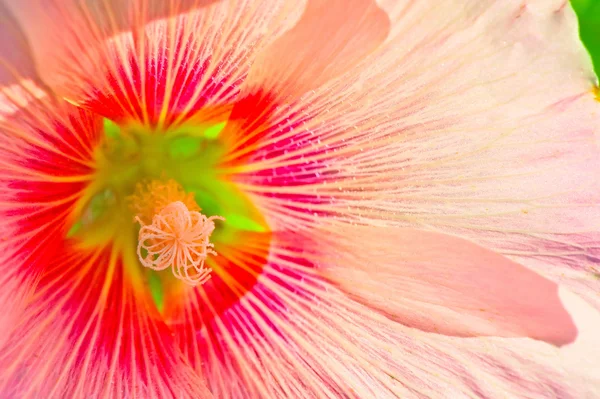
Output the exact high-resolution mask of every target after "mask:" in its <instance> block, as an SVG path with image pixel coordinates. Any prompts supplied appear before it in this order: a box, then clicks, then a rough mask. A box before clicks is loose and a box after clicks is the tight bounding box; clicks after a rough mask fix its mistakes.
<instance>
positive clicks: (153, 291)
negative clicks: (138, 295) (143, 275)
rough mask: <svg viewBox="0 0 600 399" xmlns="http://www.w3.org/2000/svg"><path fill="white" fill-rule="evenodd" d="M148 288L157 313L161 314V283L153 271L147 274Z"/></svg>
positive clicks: (162, 308)
mask: <svg viewBox="0 0 600 399" xmlns="http://www.w3.org/2000/svg"><path fill="white" fill-rule="evenodd" d="M148 287H149V288H150V295H152V300H153V301H154V304H155V305H156V308H157V309H158V311H159V312H162V311H163V310H164V307H165V295H164V291H163V287H162V281H161V279H160V277H159V275H158V273H157V272H155V271H150V272H149V273H148Z"/></svg>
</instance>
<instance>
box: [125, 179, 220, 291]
mask: <svg viewBox="0 0 600 399" xmlns="http://www.w3.org/2000/svg"><path fill="white" fill-rule="evenodd" d="M129 203H130V208H131V209H132V210H134V211H135V212H136V216H135V220H136V221H137V222H138V223H139V224H140V230H139V233H138V246H137V255H138V258H139V260H140V263H141V264H142V265H143V266H144V267H147V268H150V269H152V270H157V271H160V270H165V269H167V268H169V267H170V268H171V270H172V272H173V275H174V276H175V277H176V278H178V279H180V280H182V281H183V282H185V283H187V284H189V285H194V286H195V285H199V284H204V283H205V282H206V281H208V280H209V279H210V276H211V272H212V270H211V269H210V268H209V267H207V266H206V264H205V262H206V259H207V257H208V256H209V255H215V256H216V255H217V253H216V252H215V250H214V245H213V244H212V243H211V242H210V236H211V234H212V233H213V231H214V230H215V220H225V219H224V218H222V217H220V216H210V217H207V216H206V215H203V214H202V213H201V212H200V207H199V206H198V205H197V204H196V202H195V201H194V198H193V194H186V193H185V191H184V190H183V188H182V187H181V186H180V185H179V184H178V183H177V182H175V181H174V180H168V181H160V180H154V181H151V182H149V183H144V184H141V183H140V184H138V185H137V187H136V191H135V193H134V194H133V195H132V196H130V197H129Z"/></svg>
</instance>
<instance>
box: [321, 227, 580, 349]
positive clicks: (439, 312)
mask: <svg viewBox="0 0 600 399" xmlns="http://www.w3.org/2000/svg"><path fill="white" fill-rule="evenodd" d="M329 234H331V236H332V237H335V239H334V240H333V242H332V243H331V245H327V246H325V245H322V246H321V249H322V251H323V252H322V254H321V255H320V256H318V258H317V259H318V261H316V262H317V264H318V265H319V266H320V267H322V268H323V272H324V273H325V275H326V276H327V277H328V278H330V279H331V280H332V281H333V282H335V283H336V284H338V285H339V286H341V287H342V288H343V289H344V290H345V291H346V292H348V293H349V294H350V296H352V297H354V298H357V299H358V300H359V301H361V302H364V303H366V304H367V305H369V306H371V307H373V308H375V309H378V310H380V311H382V312H383V313H385V314H386V315H387V316H388V317H390V318H392V319H393V320H396V321H398V322H400V323H403V324H405V325H408V326H411V327H416V328H419V329H421V330H424V331H429V332H436V333H440V334H447V335H456V336H479V335H493V336H503V337H519V336H521V337H530V338H535V339H539V340H544V341H546V342H550V343H553V344H556V345H564V344H567V343H570V342H572V341H573V340H574V339H575V337H576V336H577V329H576V328H575V325H574V324H573V322H572V320H571V317H570V316H569V314H568V313H567V311H566V310H565V308H564V307H563V305H562V303H561V301H560V299H559V296H558V286H557V285H556V284H555V283H553V282H551V281H549V280H547V279H545V278H543V277H541V276H539V275H538V274H536V273H534V272H532V271H530V270H528V269H526V268H524V267H523V266H521V265H519V264H517V263H515V262H513V261H511V260H509V259H508V258H505V257H504V256H501V255H499V254H497V253H494V252H493V251H490V250H487V249H485V248H482V247H480V246H478V245H475V244H473V243H471V242H469V241H466V240H463V239H460V238H457V237H451V236H447V235H444V234H439V233H432V232H425V231H419V230H415V229H399V228H385V229H383V228H379V227H358V226H357V227H350V228H347V229H340V230H338V231H334V232H332V233H329ZM329 234H328V235H329ZM323 241H324V240H323ZM324 242H327V241H324ZM334 254H340V255H334Z"/></svg>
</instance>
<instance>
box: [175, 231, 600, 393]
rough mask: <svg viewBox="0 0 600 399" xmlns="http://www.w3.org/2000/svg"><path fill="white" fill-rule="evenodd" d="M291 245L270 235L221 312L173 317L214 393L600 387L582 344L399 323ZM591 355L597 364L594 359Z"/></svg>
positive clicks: (193, 307) (191, 309) (189, 310)
mask: <svg viewBox="0 0 600 399" xmlns="http://www.w3.org/2000/svg"><path fill="white" fill-rule="evenodd" d="M297 238H298V237H297V236H295V237H294V238H292V240H295V239H297ZM290 245H292V247H290ZM293 245H294V242H293V241H291V242H290V241H285V242H281V241H278V242H276V246H275V247H274V248H273V251H272V255H271V258H270V261H271V263H270V265H269V266H268V267H266V268H265V270H264V272H263V274H262V275H261V277H260V278H259V282H258V284H257V285H256V286H255V287H254V288H253V289H252V290H251V291H250V292H248V293H247V294H246V295H245V296H244V297H243V298H242V299H241V300H240V302H239V303H237V304H236V305H234V306H232V307H231V308H230V309H229V310H227V311H226V312H225V313H223V314H222V315H220V316H219V317H216V318H214V319H213V320H211V321H209V322H207V323H205V324H200V323H197V324H193V323H189V324H185V325H181V324H178V325H177V326H178V328H177V329H175V331H176V336H177V337H179V339H180V340H182V341H185V342H186V345H187V346H188V347H189V349H190V350H193V351H195V353H196V354H198V355H199V356H200V357H201V359H202V362H201V363H200V364H201V366H202V369H203V370H204V373H205V375H206V376H207V380H208V383H209V385H210V388H211V390H212V392H213V394H214V395H215V396H216V397H219V398H239V397H245V396H250V397H260V398H266V399H269V398H282V397H302V398H304V397H318V398H332V399H333V398H339V397H348V398H371V397H376V398H396V397H403V398H413V397H419V398H420V397H432V398H436V397H453V398H454V397H456V398H459V397H460V398H462V397H489V398H503V397H561V398H578V397H587V396H590V397H594V394H595V393H596V394H597V393H598V391H597V387H598V385H597V382H598V376H597V375H595V376H594V375H593V374H591V373H588V372H587V371H585V372H584V371H582V370H580V369H579V367H578V366H577V364H576V361H577V359H579V358H580V356H581V353H582V350H584V349H585V347H582V346H581V345H580V343H579V342H578V341H576V342H575V343H574V344H572V345H569V346H566V347H563V348H561V349H557V348H556V347H554V346H552V345H547V344H545V343H542V342H539V341H533V340H529V339H519V338H472V339H464V338H456V337H448V336H443V335H438V334H430V333H424V332H420V331H418V330H414V329H410V328H407V327H404V326H402V325H400V324H398V323H396V322H394V321H393V320H391V319H389V318H387V317H384V316H382V315H381V314H379V313H377V312H375V311H373V310H371V309H370V308H369V307H366V306H363V305H361V304H359V303H357V302H354V301H353V300H352V299H349V298H348V297H347V296H346V295H345V294H343V293H341V292H339V291H338V290H337V289H336V288H335V287H334V286H332V285H330V284H329V283H327V282H326V281H323V280H322V279H321V278H320V277H318V275H317V274H316V273H315V270H314V269H311V268H310V267H307V265H305V263H306V259H305V257H306V252H301V251H299V250H298V248H296V249H293V248H294V247H293ZM207 300H208V301H210V299H207ZM198 306H201V302H200V303H198V302H196V300H194V301H191V302H190V303H189V304H188V306H187V307H186V309H184V310H183V311H182V312H183V314H186V315H190V317H191V315H193V314H194V313H195V312H197V308H198ZM570 310H572V311H573V312H575V308H572V309H570ZM575 314H577V316H578V317H577V318H576V320H578V327H582V328H583V326H584V325H585V323H582V324H581V325H580V324H579V322H582V320H581V317H580V316H582V315H584V316H585V313H576V312H575ZM594 314H595V312H594ZM587 327H588V328H589V329H586V331H585V332H586V334H585V336H587V337H588V338H590V337H591V336H592V335H594V334H595V339H594V340H592V341H589V340H588V341H586V342H583V344H586V345H589V344H590V342H593V343H594V344H596V345H597V344H598V335H597V334H598V332H599V331H600V325H596V324H594V325H591V326H590V325H588V326H587ZM192 337H195V338H196V339H197V341H196V342H193V341H190V340H191V339H192ZM588 364H590V365H591V366H592V367H597V366H598V361H597V360H595V359H589V362H588Z"/></svg>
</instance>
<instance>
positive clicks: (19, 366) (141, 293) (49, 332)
mask: <svg viewBox="0 0 600 399" xmlns="http://www.w3.org/2000/svg"><path fill="white" fill-rule="evenodd" d="M58 253H59V254H60V256H56V257H55V258H54V259H53V260H52V261H51V262H49V264H47V265H46V267H45V270H44V274H43V276H42V278H41V280H40V282H39V284H38V287H37V289H36V293H35V296H34V298H32V300H31V302H30V305H29V306H28V308H27V310H26V312H25V314H24V315H23V316H22V317H21V318H20V320H19V324H18V325H17V327H16V328H15V331H14V332H13V333H12V335H11V336H10V338H9V340H8V341H7V343H6V344H5V346H4V347H2V348H0V349H1V350H0V393H1V394H2V396H3V397H31V396H33V397H47V398H50V397H100V396H102V395H105V396H107V397H129V396H140V397H167V396H173V397H180V396H184V397H199V398H211V397H212V396H211V394H210V393H209V392H208V390H207V389H206V387H205V385H204V382H203V381H202V378H201V377H200V376H199V375H198V374H196V373H195V372H194V371H193V370H192V369H191V367H189V366H188V365H187V364H186V362H185V360H184V359H183V357H182V356H181V354H180V353H179V352H178V350H177V348H176V347H175V346H174V344H173V341H172V337H171V331H170V330H169V329H168V328H167V327H166V326H165V325H164V323H163V322H162V321H161V320H160V317H159V315H158V314H157V311H156V309H155V308H154V305H153V303H152V299H151V298H149V295H148V293H147V291H146V287H145V286H144V285H143V284H141V282H140V281H135V280H134V281H132V280H130V279H128V277H126V274H125V273H124V265H123V263H122V259H121V258H120V257H119V256H118V255H117V254H116V252H114V251H111V250H104V251H92V252H88V251H85V250H81V249H78V248H75V247H74V246H73V243H72V242H63V243H62V245H61V247H60V248H59V251H58ZM133 260H134V261H135V258H133Z"/></svg>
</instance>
